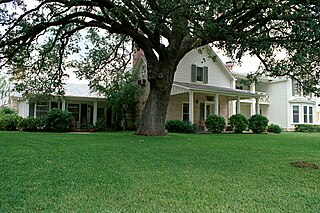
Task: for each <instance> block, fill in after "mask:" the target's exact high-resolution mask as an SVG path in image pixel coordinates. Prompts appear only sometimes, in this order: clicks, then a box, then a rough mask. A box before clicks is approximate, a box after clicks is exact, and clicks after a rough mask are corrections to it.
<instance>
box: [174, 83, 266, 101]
mask: <svg viewBox="0 0 320 213" xmlns="http://www.w3.org/2000/svg"><path fill="white" fill-rule="evenodd" d="M173 86H176V87H179V88H180V89H182V90H180V92H177V93H176V94H179V93H184V92H188V91H193V92H201V93H213V94H219V95H226V96H234V97H235V96H240V97H245V98H259V97H260V96H261V95H259V94H257V93H252V92H247V91H243V90H239V89H232V88H227V87H217V86H210V85H205V84H194V83H185V82H177V81H175V82H173Z"/></svg>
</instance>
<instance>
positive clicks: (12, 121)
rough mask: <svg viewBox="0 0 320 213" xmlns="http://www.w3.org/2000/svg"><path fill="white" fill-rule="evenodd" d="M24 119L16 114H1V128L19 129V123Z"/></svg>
mask: <svg viewBox="0 0 320 213" xmlns="http://www.w3.org/2000/svg"><path fill="white" fill-rule="evenodd" d="M20 119H22V118H21V117H20V116H18V115H16V114H3V115H0V130H5V131H14V130H17V126H18V123H19V121H20Z"/></svg>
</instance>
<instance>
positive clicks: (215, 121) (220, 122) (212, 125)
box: [206, 115, 226, 133]
mask: <svg viewBox="0 0 320 213" xmlns="http://www.w3.org/2000/svg"><path fill="white" fill-rule="evenodd" d="M206 127H207V129H208V130H209V131H211V132H213V133H220V132H221V131H222V130H224V128H225V127H226V121H225V119H224V117H222V116H218V115H210V116H208V118H207V119H206Z"/></svg>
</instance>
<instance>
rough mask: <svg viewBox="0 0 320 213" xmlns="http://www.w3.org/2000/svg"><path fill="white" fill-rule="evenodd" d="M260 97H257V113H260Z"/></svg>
mask: <svg viewBox="0 0 320 213" xmlns="http://www.w3.org/2000/svg"><path fill="white" fill-rule="evenodd" d="M259 100H260V98H256V114H260V103H259Z"/></svg>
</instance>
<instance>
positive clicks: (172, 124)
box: [166, 120, 195, 133]
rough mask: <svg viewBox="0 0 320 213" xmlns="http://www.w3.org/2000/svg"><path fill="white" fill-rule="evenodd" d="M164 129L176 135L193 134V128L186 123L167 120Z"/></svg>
mask: <svg viewBox="0 0 320 213" xmlns="http://www.w3.org/2000/svg"><path fill="white" fill-rule="evenodd" d="M166 129H167V130H168V132H176V133H194V132H195V126H194V125H192V124H191V123H190V122H188V121H181V120H169V121H167V122H166Z"/></svg>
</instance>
